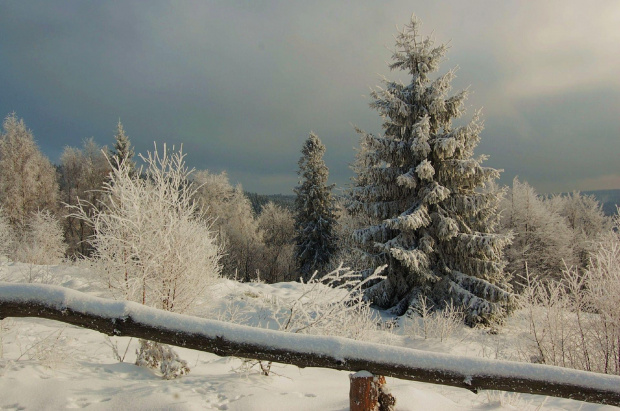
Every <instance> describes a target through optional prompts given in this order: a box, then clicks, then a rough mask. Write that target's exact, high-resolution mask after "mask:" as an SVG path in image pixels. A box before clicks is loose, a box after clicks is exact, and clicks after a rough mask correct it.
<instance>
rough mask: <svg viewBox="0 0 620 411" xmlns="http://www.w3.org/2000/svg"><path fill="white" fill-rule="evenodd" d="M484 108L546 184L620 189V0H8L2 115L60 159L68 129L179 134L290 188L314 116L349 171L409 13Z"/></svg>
mask: <svg viewBox="0 0 620 411" xmlns="http://www.w3.org/2000/svg"><path fill="white" fill-rule="evenodd" d="M414 13H415V15H416V16H418V17H419V18H420V19H421V20H422V23H423V25H422V33H423V34H428V35H432V36H433V37H434V39H435V40H436V42H437V43H447V44H449V46H450V50H449V51H448V54H447V56H446V60H445V61H444V63H443V64H442V66H441V68H440V70H439V72H438V74H442V73H445V72H446V71H448V70H450V69H452V68H454V67H458V71H457V78H456V80H455V81H454V82H453V87H454V92H457V91H458V90H460V89H463V88H469V91H470V96H469V99H468V100H467V104H466V107H467V113H466V114H465V117H464V118H465V119H468V118H470V117H471V116H472V115H473V113H474V111H475V110H477V109H482V112H483V118H484V122H485V130H484V131H483V132H482V134H481V142H480V144H479V146H478V147H477V150H476V154H486V155H488V156H489V159H488V160H487V161H486V163H485V165H487V166H491V167H495V168H499V169H503V170H504V172H503V174H502V177H501V180H500V183H502V184H510V183H511V181H512V179H513V178H514V177H515V176H518V177H519V179H520V180H522V181H523V180H525V181H527V182H528V183H530V184H531V185H532V186H534V187H535V188H536V189H537V190H538V192H540V193H550V192H564V191H572V190H582V191H584V190H598V189H620V161H619V160H618V158H619V157H620V74H619V73H620V53H618V50H620V2H618V1H616V0H609V1H605V0H598V1H592V2H587V3H584V2H583V1H577V0H564V1H561V0H549V1H544V2H538V1H537V2H534V1H527V2H526V1H517V0H504V1H501V2H500V1H493V0H469V1H463V0H452V1H436V2H429V1H421V0H420V1H412V0H408V1H404V0H394V1H378V0H358V1H335V0H330V1H311V2H310V1H293V0H291V1H278V0H270V1H258V0H257V1H208V0H205V1H175V2H163V1H149V2H142V1H131V0H129V1H106V2H85V1H80V0H76V1H65V0H62V1H51V0H45V1H34V0H32V1H20V0H17V1H13V0H2V1H1V2H0V116H3V117H4V116H6V115H8V114H9V113H12V112H16V113H17V115H18V116H19V117H21V118H23V119H24V121H25V122H26V124H27V126H28V127H29V128H30V129H31V130H32V131H33V133H34V136H35V139H36V140H37V143H38V145H39V147H40V148H41V149H42V151H43V152H44V153H45V154H46V155H47V156H48V157H49V158H50V160H51V161H52V162H54V163H58V162H59V159H60V155H61V153H62V151H63V150H64V148H65V147H66V146H73V147H79V146H81V144H82V141H83V140H84V139H86V138H89V137H93V138H94V139H95V141H96V142H97V143H99V144H100V145H108V146H111V145H113V143H114V132H115V129H116V124H117V122H118V120H119V119H120V120H121V121H122V123H123V126H124V128H125V130H126V132H127V134H128V135H129V138H130V139H131V141H132V143H133V144H134V146H135V148H136V152H137V153H146V151H148V150H153V147H154V146H153V143H154V142H157V143H158V145H161V144H162V143H167V144H168V146H169V147H170V146H172V145H174V146H175V147H176V148H178V147H179V146H180V145H181V144H182V145H183V151H184V152H185V153H187V157H186V161H187V164H188V165H189V166H191V167H195V168H196V169H201V170H202V169H208V170H210V171H212V172H221V171H224V170H226V171H227V173H228V175H229V177H230V180H231V182H233V183H241V184H242V185H243V187H244V189H246V190H248V191H254V192H259V193H263V194H275V193H282V194H292V193H293V192H292V189H293V187H294V186H295V185H296V184H297V183H298V176H297V174H296V172H297V169H298V166H297V161H298V160H299V157H300V156H301V152H300V150H301V147H302V144H303V142H304V140H305V139H306V138H307V137H308V134H309V132H310V131H314V132H315V133H316V134H317V135H318V136H319V138H321V140H322V141H323V143H324V144H325V146H326V148H327V152H326V154H325V157H324V158H325V162H326V164H327V166H328V167H329V169H330V182H332V183H336V185H337V186H338V187H339V188H342V187H345V186H346V185H347V184H348V183H349V179H350V177H351V176H352V172H351V170H350V168H349V165H350V163H352V161H353V159H354V155H355V147H357V146H358V142H359V136H358V135H357V134H356V133H355V130H354V126H357V127H360V128H362V129H364V130H366V131H368V132H372V133H381V119H380V118H379V115H378V114H377V112H376V111H374V110H372V109H370V108H369V106H368V104H369V103H370V98H369V93H370V91H371V89H372V88H374V87H376V86H377V85H380V84H381V78H382V76H385V77H387V78H389V79H391V80H401V81H403V82H405V83H408V82H409V81H410V78H408V76H407V75H406V73H405V72H390V70H389V69H388V67H387V63H389V61H390V56H391V51H390V50H391V49H392V47H393V44H394V35H395V34H396V33H397V27H402V26H403V25H404V24H406V23H407V22H408V21H409V19H410V17H411V15H412V14H414Z"/></svg>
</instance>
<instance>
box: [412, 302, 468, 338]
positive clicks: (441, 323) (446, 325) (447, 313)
mask: <svg viewBox="0 0 620 411" xmlns="http://www.w3.org/2000/svg"><path fill="white" fill-rule="evenodd" d="M407 316H408V317H409V318H410V319H411V320H412V322H411V327H410V328H411V333H412V334H413V335H415V336H420V337H423V338H424V339H425V340H426V339H429V338H437V339H439V340H440V341H444V340H446V339H448V338H449V337H450V336H451V335H452V334H453V333H454V332H455V331H456V330H457V329H458V327H459V326H461V324H463V317H464V314H463V310H462V309H459V308H458V307H456V306H455V305H454V303H453V302H452V301H450V303H448V304H446V306H445V307H444V308H443V309H436V308H435V307H433V305H432V303H431V302H430V301H429V300H428V299H427V298H426V297H422V298H420V299H419V300H418V302H417V304H416V308H415V310H414V309H410V310H409V311H407Z"/></svg>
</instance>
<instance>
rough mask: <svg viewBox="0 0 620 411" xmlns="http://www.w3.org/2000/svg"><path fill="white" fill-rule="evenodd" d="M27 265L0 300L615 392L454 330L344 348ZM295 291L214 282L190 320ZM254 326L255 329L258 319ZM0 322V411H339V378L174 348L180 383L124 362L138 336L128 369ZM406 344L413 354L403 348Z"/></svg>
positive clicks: (7, 269)
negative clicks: (26, 279) (110, 296)
mask: <svg viewBox="0 0 620 411" xmlns="http://www.w3.org/2000/svg"><path fill="white" fill-rule="evenodd" d="M27 268H28V267H27V266H26V265H23V264H4V265H2V266H0V270H1V271H0V279H2V280H5V281H11V282H10V283H7V282H5V283H3V284H2V286H1V287H0V298H3V299H4V298H9V299H12V300H14V301H17V300H20V301H26V300H29V299H32V298H44V299H45V300H47V301H50V302H53V304H55V305H56V306H58V307H71V308H73V309H80V310H86V309H88V311H91V312H93V311H94V312H96V313H97V314H99V315H102V316H108V317H124V316H131V317H132V318H133V319H134V320H136V321H145V322H146V321H149V322H155V323H157V324H159V325H161V326H162V327H168V328H172V329H176V330H191V331H194V332H200V333H203V334H205V335H220V334H226V335H227V336H228V337H229V338H230V339H233V340H237V341H244V340H249V341H254V342H258V343H264V344H269V345H271V346H273V347H282V348H284V347H287V346H288V348H291V347H296V349H297V350H298V351H300V352H301V351H314V352H319V353H325V354H329V355H333V356H336V357H338V358H351V357H362V358H368V359H373V360H377V361H387V362H399V363H403V364H408V365H412V366H420V365H423V366H429V367H434V368H436V369H444V370H468V372H469V373H470V374H475V373H480V372H487V371H488V372H492V373H494V374H495V373H500V374H511V375H515V376H527V375H529V374H530V373H532V370H535V372H536V373H537V374H538V375H539V376H541V377H543V378H549V379H550V378H555V379H558V378H560V379H562V378H563V379H564V381H572V382H583V381H585V379H587V380H589V381H595V380H596V382H597V384H606V383H608V384H609V387H617V379H615V378H613V377H608V376H603V375H600V376H598V375H593V374H590V373H580V372H576V371H571V370H562V369H550V368H549V367H541V366H536V365H532V364H525V363H516V362H503V363H502V365H501V366H498V363H497V362H495V361H492V360H489V359H485V358H476V357H475V356H479V355H480V353H479V352H478V351H479V349H478V348H479V346H478V345H476V344H474V343H472V342H467V341H465V340H463V338H464V337H463V336H464V335H465V334H469V335H477V334H475V333H477V332H478V331H477V330H471V329H466V328H463V332H462V333H461V332H459V334H461V335H460V336H459V337H458V338H459V339H461V340H459V341H457V340H451V341H448V342H442V343H439V341H436V340H415V339H412V338H411V337H409V336H407V335H406V331H407V327H406V325H405V324H402V326H401V327H399V328H398V329H397V330H396V331H395V332H394V333H393V334H390V335H387V334H386V335H381V336H378V337H377V340H378V341H380V340H389V341H390V343H391V344H393V345H392V346H388V345H384V344H376V343H371V342H353V343H352V342H351V341H350V340H345V339H342V338H336V337H329V338H325V337H319V336H310V335H296V334H284V335H283V334H282V333H278V332H273V331H269V330H262V329H256V328H252V327H246V326H239V325H235V324H225V323H221V322H217V321H213V320H209V319H206V318H199V317H184V316H179V315H176V314H172V313H162V312H160V311H157V310H152V309H149V308H147V307H143V306H141V305H138V304H134V303H129V302H122V301H110V300H106V299H102V298H98V297H96V295H105V289H98V288H97V287H94V286H93V285H92V282H91V279H90V278H89V277H88V272H87V271H85V270H84V269H83V268H80V269H77V268H76V267H73V266H54V267H47V268H46V269H47V270H48V271H49V272H50V273H52V274H53V278H52V282H55V283H56V284H59V285H62V286H65V287H67V286H70V287H75V288H79V290H81V291H86V292H87V294H85V293H83V292H77V291H74V290H66V289H62V288H60V287H54V286H51V285H33V284H30V285H28V286H25V285H24V284H19V283H14V282H13V281H15V280H19V279H21V278H20V274H19V272H20V270H21V271H22V272H23V270H24V269H27ZM30 269H32V267H30ZM300 293H301V290H300V287H299V284H297V283H281V284H274V285H267V284H259V283H245V284H238V283H235V282H233V281H223V282H222V283H220V284H218V285H217V287H216V289H215V290H212V293H211V296H212V297H211V298H210V300H209V301H206V300H205V301H203V305H202V306H201V307H200V308H199V310H197V312H199V313H200V314H201V315H208V314H209V313H210V316H211V317H212V318H213V317H215V315H214V313H215V312H217V310H218V309H222V308H223V307H225V306H226V304H227V302H228V301H230V300H231V297H234V298H238V297H239V296H245V300H244V301H245V302H244V304H248V305H250V304H252V303H253V300H256V299H257V298H256V296H258V295H267V294H270V295H273V296H274V297H279V298H282V297H284V296H295V295H299V294H300ZM235 301H237V300H235ZM255 315H258V314H255ZM384 315H385V314H384ZM253 321H258V322H260V320H259V319H258V318H255V319H253ZM2 324H3V327H4V330H3V331H0V341H1V346H2V347H3V349H4V350H3V351H2V350H0V408H1V409H62V408H83V407H87V408H89V409H95V410H96V409H179V410H192V409H229V410H261V409H265V410H277V409H295V410H304V409H308V410H310V409H330V410H346V409H348V390H349V378H348V375H349V374H350V373H349V372H346V371H335V370H329V369H323V368H305V369H300V368H297V367H295V366H290V365H281V364H274V366H273V368H272V369H273V371H274V373H272V375H270V376H269V377H265V376H262V375H260V373H259V372H258V371H256V370H244V369H242V365H243V363H242V360H241V359H237V358H222V357H218V356H216V355H214V354H210V353H205V352H199V351H194V350H188V349H184V348H175V350H176V351H177V352H178V353H179V354H180V356H181V358H183V359H184V360H186V361H187V362H188V364H189V365H190V367H191V369H192V370H191V372H190V374H189V375H188V376H185V377H182V378H180V379H177V380H173V381H166V380H162V379H161V377H160V376H158V375H157V374H155V373H154V372H152V371H150V370H147V369H144V368H140V367H137V366H135V365H133V362H134V361H135V358H136V356H135V350H136V348H137V341H136V340H135V339H130V338H127V337H113V338H112V341H113V342H114V343H117V344H118V348H119V352H120V353H121V355H122V354H123V352H124V351H125V347H126V346H127V344H129V346H128V350H127V357H126V358H125V362H123V363H119V362H118V361H116V360H115V359H114V356H113V355H112V350H111V348H110V346H109V343H108V342H106V338H105V336H104V335H103V334H100V333H97V332H95V331H90V330H86V329H82V328H78V327H73V326H67V325H66V324H63V323H60V322H54V321H49V320H43V319H35V318H24V319H6V320H4V321H3V323H2ZM377 333H378V334H385V333H386V332H385V331H383V332H379V331H378V332H377ZM41 339H46V341H48V342H49V341H55V344H51V345H52V348H51V349H49V350H48V351H50V353H48V354H47V356H46V354H45V353H44V352H42V351H44V350H42V349H41V347H42V346H43V345H44V344H41V343H40V341H41ZM513 340H515V341H516V340H517V338H512V337H511V336H507V338H506V341H509V342H508V344H510V342H512V341H513ZM48 345H50V344H48ZM33 347H34V348H33ZM413 347H417V348H421V349H422V350H412V349H411V348H413ZM40 351H41V352H40ZM448 352H456V353H458V354H460V355H459V356H455V355H451V354H448ZM496 352H497V350H496ZM387 386H388V387H389V389H390V391H391V392H392V393H393V394H394V395H395V397H396V399H397V407H396V409H397V410H413V409H428V410H433V409H436V410H451V409H454V410H456V409H459V410H463V409H488V410H494V409H526V408H528V407H530V408H532V409H534V408H536V407H537V406H538V405H540V404H542V403H543V401H544V407H545V408H544V409H579V408H580V407H583V408H582V409H588V410H594V409H611V407H605V406H602V405H596V404H585V403H581V402H577V401H571V400H564V399H556V398H545V397H541V396H533V395H526V394H517V395H511V396H507V395H504V394H501V395H500V394H498V393H493V392H483V393H481V394H478V395H476V394H473V393H471V392H469V391H467V390H463V389H458V388H453V387H447V386H442V385H431V384H423V383H419V382H414V381H406V380H399V379H394V378H388V379H387Z"/></svg>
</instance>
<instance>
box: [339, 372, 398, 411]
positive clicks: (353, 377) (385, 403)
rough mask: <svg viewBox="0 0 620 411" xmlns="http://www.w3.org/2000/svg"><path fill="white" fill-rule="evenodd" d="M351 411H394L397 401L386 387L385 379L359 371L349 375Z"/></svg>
mask: <svg viewBox="0 0 620 411" xmlns="http://www.w3.org/2000/svg"><path fill="white" fill-rule="evenodd" d="M349 380H350V381H351V386H350V389H349V408H350V410H351V411H393V410H394V405H395V404H396V399H395V398H394V396H392V394H390V392H389V391H388V389H387V387H386V386H385V377H384V376H382V375H373V374H371V373H369V372H368V371H359V372H356V373H355V374H350V375H349Z"/></svg>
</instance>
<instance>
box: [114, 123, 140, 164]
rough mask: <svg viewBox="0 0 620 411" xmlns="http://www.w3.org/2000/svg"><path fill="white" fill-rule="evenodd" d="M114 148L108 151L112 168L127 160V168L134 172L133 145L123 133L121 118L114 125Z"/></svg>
mask: <svg viewBox="0 0 620 411" xmlns="http://www.w3.org/2000/svg"><path fill="white" fill-rule="evenodd" d="M114 140H115V143H114V148H113V149H112V151H110V164H111V165H112V167H114V168H118V167H119V166H120V164H121V163H125V162H127V169H128V170H129V173H130V174H133V173H135V172H136V163H135V162H134V161H133V155H134V151H133V147H132V146H131V141H129V137H127V134H125V129H124V128H123V125H122V124H121V120H120V119H119V120H118V124H117V125H116V134H114Z"/></svg>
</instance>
